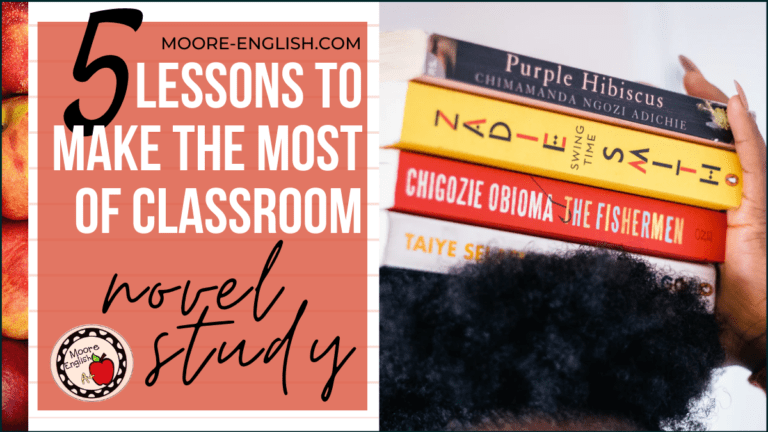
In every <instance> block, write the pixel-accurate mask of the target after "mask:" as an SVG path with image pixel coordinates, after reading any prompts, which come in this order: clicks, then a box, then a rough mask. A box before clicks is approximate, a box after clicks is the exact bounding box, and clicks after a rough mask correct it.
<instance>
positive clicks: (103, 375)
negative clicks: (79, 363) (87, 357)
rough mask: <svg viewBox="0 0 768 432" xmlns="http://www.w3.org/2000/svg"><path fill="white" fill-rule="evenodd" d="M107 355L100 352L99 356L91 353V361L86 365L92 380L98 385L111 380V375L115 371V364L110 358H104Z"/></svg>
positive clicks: (105, 383)
mask: <svg viewBox="0 0 768 432" xmlns="http://www.w3.org/2000/svg"><path fill="white" fill-rule="evenodd" d="M106 356H107V355H106V354H102V356H101V358H99V356H97V355H96V354H94V355H93V357H92V358H93V362H91V365H90V366H88V372H90V373H91V375H92V376H93V382H95V383H96V384H98V385H107V384H109V383H111V382H112V375H113V374H114V372H115V365H114V363H112V360H110V359H108V358H105V357H106Z"/></svg>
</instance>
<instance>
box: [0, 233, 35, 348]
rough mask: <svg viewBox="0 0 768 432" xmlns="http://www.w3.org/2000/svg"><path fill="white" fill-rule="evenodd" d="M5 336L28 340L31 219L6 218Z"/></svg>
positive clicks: (4, 248) (4, 247)
mask: <svg viewBox="0 0 768 432" xmlns="http://www.w3.org/2000/svg"><path fill="white" fill-rule="evenodd" d="M2 228H3V337H9V338H13V339H27V334H28V326H29V318H28V317H29V303H28V299H27V294H28V280H29V275H28V273H27V256H28V252H27V251H28V247H27V245H28V242H29V239H28V231H27V221H12V220H8V219H3V227H2Z"/></svg>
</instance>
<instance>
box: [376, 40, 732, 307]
mask: <svg viewBox="0 0 768 432" xmlns="http://www.w3.org/2000/svg"><path fill="white" fill-rule="evenodd" d="M380 73H381V78H380V80H381V119H382V120H381V125H382V127H381V131H380V136H379V137H380V145H381V147H382V149H381V150H380V179H381V187H380V191H381V198H380V208H382V209H386V210H385V211H383V212H382V214H381V221H380V226H381V251H380V265H381V266H392V267H398V268H406V269H412V270H418V271H427V272H446V271H448V270H449V269H450V268H451V267H453V266H455V265H457V264H460V263H463V262H468V261H473V260H479V259H482V257H483V256H484V255H485V254H486V253H487V252H488V251H489V249H490V248H495V249H500V250H502V251H505V252H509V253H514V254H518V255H520V254H525V253H527V252H538V253H555V252H558V251H567V250H571V249H574V248H584V247H605V248H610V249H617V250H623V251H625V252H628V253H631V254H635V256H637V257H640V258H641V259H643V260H645V261H646V262H648V263H650V264H651V265H652V266H654V267H655V268H656V270H657V273H658V274H659V277H660V279H661V282H662V283H663V284H664V285H666V286H669V287H671V288H672V287H674V286H675V285H676V284H678V283H681V282H686V281H687V280H688V278H695V279H696V280H698V281H700V282H701V286H700V291H701V294H702V296H703V297H705V298H707V299H708V302H709V305H710V306H711V307H712V306H713V305H714V303H713V302H714V287H715V280H716V269H715V267H714V265H713V264H714V263H719V262H723V260H724V255H725V229H726V215H725V213H724V212H723V210H727V209H729V208H734V207H738V206H739V204H740V199H741V187H742V185H741V166H740V164H739V160H738V157H737V155H736V153H735V148H734V146H733V136H732V134H731V131H730V128H729V126H728V122H727V116H726V113H725V110H726V106H725V105H723V104H720V103H717V102H712V101H707V100H702V99H698V98H694V97H690V96H687V95H683V94H678V93H674V92H670V91H666V90H662V89H658V88H655V87H651V86H647V85H643V84H638V83H634V82H630V81H627V80H622V79H617V78H614V77H608V76H605V75H601V74H596V73H593V72H588V71H584V70H580V69H576V68H572V67H567V66H563V65H560V64H556V63H550V62H546V61H542V60H538V59H533V58H530V57H526V56H523V55H519V54H515V53H511V52H508V51H502V50H497V49H493V48H488V47H485V46H481V45H476V44H473V43H468V42H463V41H458V40H455V39H451V38H448V37H444V36H439V35H428V34H426V33H424V32H421V31H406V32H394V33H382V34H381V65H380ZM584 245H587V246H584Z"/></svg>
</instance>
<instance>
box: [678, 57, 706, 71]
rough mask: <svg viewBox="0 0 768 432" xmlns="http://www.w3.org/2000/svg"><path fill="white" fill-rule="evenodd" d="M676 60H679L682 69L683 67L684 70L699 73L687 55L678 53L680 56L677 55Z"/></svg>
mask: <svg viewBox="0 0 768 432" xmlns="http://www.w3.org/2000/svg"><path fill="white" fill-rule="evenodd" d="M677 58H678V60H680V64H681V65H683V69H685V71H686V72H698V73H701V71H700V70H699V68H697V67H696V65H695V64H693V62H692V61H691V59H689V58H688V57H686V56H684V55H682V54H680V56H678V57H677Z"/></svg>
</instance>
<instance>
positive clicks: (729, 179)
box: [725, 174, 739, 186]
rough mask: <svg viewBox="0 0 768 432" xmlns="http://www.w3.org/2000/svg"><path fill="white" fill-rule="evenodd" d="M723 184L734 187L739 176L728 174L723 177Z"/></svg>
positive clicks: (737, 182)
mask: <svg viewBox="0 0 768 432" xmlns="http://www.w3.org/2000/svg"><path fill="white" fill-rule="evenodd" d="M725 184H727V185H728V186H736V185H737V184H739V176H737V175H736V174H728V175H726V176H725Z"/></svg>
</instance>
